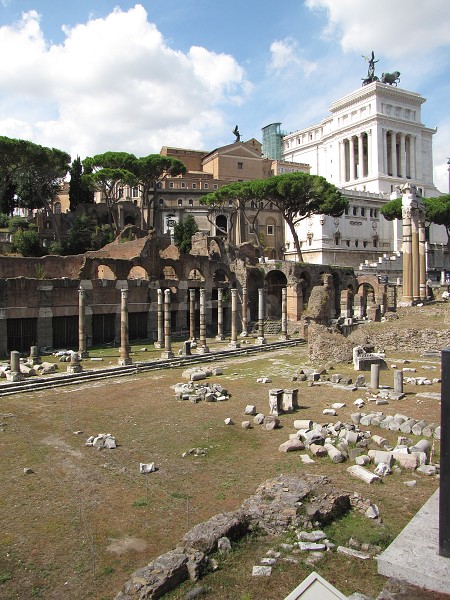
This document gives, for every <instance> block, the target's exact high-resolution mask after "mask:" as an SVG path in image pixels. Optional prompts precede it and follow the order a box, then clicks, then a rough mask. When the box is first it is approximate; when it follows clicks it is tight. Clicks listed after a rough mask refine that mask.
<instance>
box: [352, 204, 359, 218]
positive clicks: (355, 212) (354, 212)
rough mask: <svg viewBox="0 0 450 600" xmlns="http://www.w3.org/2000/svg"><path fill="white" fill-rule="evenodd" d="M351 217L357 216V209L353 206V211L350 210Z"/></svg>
mask: <svg viewBox="0 0 450 600" xmlns="http://www.w3.org/2000/svg"><path fill="white" fill-rule="evenodd" d="M352 213H353V216H354V217H356V215H357V214H358V207H357V206H354V207H353V210H352Z"/></svg>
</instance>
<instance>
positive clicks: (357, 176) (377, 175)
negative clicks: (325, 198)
mask: <svg viewBox="0 0 450 600" xmlns="http://www.w3.org/2000/svg"><path fill="white" fill-rule="evenodd" d="M424 102H425V98H423V97H422V96H421V95H420V94H416V93H414V92H410V91H407V90H403V89H401V88H397V87H393V86H390V85H387V84H384V83H380V82H373V83H370V84H369V85H366V86H363V87H361V88H359V89H358V90H356V91H354V92H352V93H351V94H348V95H347V96H345V97H344V98H341V99H339V100H337V101H336V102H334V103H333V104H332V106H331V108H330V113H331V114H330V115H329V116H328V117H326V118H324V119H323V120H322V121H321V122H320V123H318V124H316V125H313V126H312V127H308V128H306V129H302V130H299V131H295V132H292V133H289V134H280V135H281V136H282V144H281V148H282V158H283V159H284V160H286V161H294V162H302V163H308V164H309V165H311V173H312V174H317V175H322V176H323V177H325V178H326V179H327V180H328V181H330V182H331V183H334V185H336V186H337V187H338V188H340V189H341V190H342V191H343V193H345V195H346V196H347V197H348V199H349V201H350V209H349V211H348V214H345V215H343V216H342V217H339V218H333V217H328V216H324V215H322V216H314V217H313V218H312V219H306V220H305V221H303V222H302V223H301V224H300V225H299V226H298V232H299V236H300V241H301V247H302V252H303V255H304V256H303V259H304V260H305V261H306V262H313V263H321V264H325V263H326V264H337V265H348V266H352V267H355V268H358V267H359V265H360V264H366V266H367V268H373V265H375V264H377V265H378V270H379V271H381V272H383V271H385V272H386V273H387V274H389V272H392V274H394V273H395V272H397V273H398V272H399V270H400V269H401V260H400V261H399V260H397V259H396V257H399V255H400V251H401V222H400V223H398V222H393V223H392V222H388V221H386V220H385V219H384V217H383V216H382V215H380V213H379V209H380V208H381V206H382V205H383V204H384V203H385V202H386V201H387V200H389V197H390V194H391V193H392V192H394V191H395V188H396V186H398V185H401V184H404V183H405V182H406V181H409V182H410V183H412V184H414V185H416V186H417V187H418V189H419V190H420V191H421V193H422V195H423V196H426V197H433V196H438V195H440V192H439V191H438V190H437V188H436V187H435V185H434V184H433V142H432V138H433V134H434V133H435V129H431V128H429V127H426V126H425V125H423V124H422V120H421V106H422V104H423V103H424ZM446 247H447V234H446V231H445V228H444V227H443V226H432V227H431V228H430V232H429V240H428V250H429V251H428V261H429V262H428V268H429V270H430V271H432V270H434V269H436V270H438V271H440V270H443V269H445V267H446V266H447V267H448V255H447V254H445V256H444V251H445V252H446ZM286 258H288V259H292V260H295V249H294V245H293V242H292V238H291V236H290V233H289V231H288V228H286ZM370 265H372V267H370Z"/></svg>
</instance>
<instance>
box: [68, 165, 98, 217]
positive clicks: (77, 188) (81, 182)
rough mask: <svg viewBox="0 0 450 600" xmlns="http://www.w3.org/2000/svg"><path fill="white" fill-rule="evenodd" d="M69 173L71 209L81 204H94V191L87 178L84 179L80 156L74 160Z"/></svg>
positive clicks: (73, 209)
mask: <svg viewBox="0 0 450 600" xmlns="http://www.w3.org/2000/svg"><path fill="white" fill-rule="evenodd" d="M69 173H70V182H69V201H70V210H71V211H75V209H76V207H77V206H79V205H80V204H92V203H93V202H94V192H93V191H92V189H90V188H89V185H88V183H87V181H86V179H83V165H82V163H81V160H80V157H79V156H77V157H76V159H75V160H74V161H73V162H72V165H71V167H70V169H69Z"/></svg>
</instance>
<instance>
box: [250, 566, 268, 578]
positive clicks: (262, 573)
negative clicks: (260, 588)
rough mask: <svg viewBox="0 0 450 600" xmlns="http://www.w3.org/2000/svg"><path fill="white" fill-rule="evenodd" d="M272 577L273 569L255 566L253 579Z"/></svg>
mask: <svg viewBox="0 0 450 600" xmlns="http://www.w3.org/2000/svg"><path fill="white" fill-rule="evenodd" d="M271 575H272V567H268V566H265V565H255V566H254V567H253V569H252V576H253V577H270V576H271Z"/></svg>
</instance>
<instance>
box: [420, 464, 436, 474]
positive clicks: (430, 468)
mask: <svg viewBox="0 0 450 600" xmlns="http://www.w3.org/2000/svg"><path fill="white" fill-rule="evenodd" d="M416 473H422V475H428V476H429V477H431V476H433V475H436V473H437V469H436V467H435V466H434V465H420V467H418V468H417V469H416Z"/></svg>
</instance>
